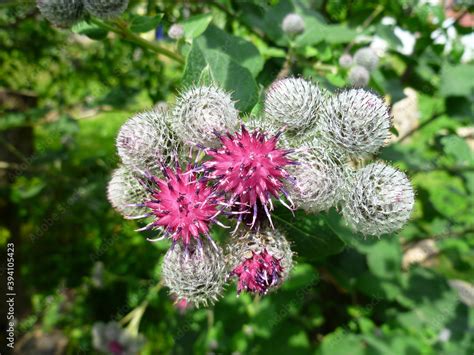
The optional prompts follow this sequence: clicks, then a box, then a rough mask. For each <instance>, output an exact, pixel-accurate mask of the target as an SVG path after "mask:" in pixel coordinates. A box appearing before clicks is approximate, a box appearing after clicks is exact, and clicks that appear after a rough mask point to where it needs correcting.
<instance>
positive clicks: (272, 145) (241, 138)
mask: <svg viewBox="0 0 474 355" xmlns="http://www.w3.org/2000/svg"><path fill="white" fill-rule="evenodd" d="M351 60H352V59H351ZM357 61H359V62H361V63H362V60H361V59H359V58H357ZM263 104H264V106H263V115H262V116H251V117H248V118H247V119H245V120H244V119H242V118H240V113H239V111H238V110H237V109H236V107H235V105H234V101H233V100H232V95H231V94H230V93H228V92H226V91H225V90H223V89H222V88H220V87H219V86H218V85H215V84H213V85H207V86H195V87H190V88H188V89H187V90H185V91H184V92H182V93H181V95H180V96H179V97H178V99H177V101H176V105H175V106H174V107H171V108H170V110H169V112H168V111H166V110H164V109H153V110H150V111H147V112H144V113H141V114H139V115H136V116H134V117H132V118H131V119H130V120H128V121H127V122H125V124H124V125H123V127H122V128H121V130H120V132H119V135H118V138H117V149H118V153H119V156H120V158H121V160H122V166H121V167H120V168H119V169H118V170H117V171H116V172H115V173H114V174H113V176H112V180H111V181H110V184H109V188H108V196H109V200H110V202H111V204H112V205H113V206H114V208H115V209H116V210H117V211H118V212H120V213H121V214H122V215H124V216H125V217H126V218H132V219H135V218H136V219H142V218H143V219H145V222H144V223H143V226H142V227H141V228H139V230H147V231H148V232H147V234H150V233H151V234H156V235H153V236H152V237H150V236H149V237H148V238H147V239H148V240H150V241H158V240H163V239H165V240H169V241H170V249H169V250H168V252H167V253H166V255H165V257H164V260H163V267H162V277H163V281H164V284H165V285H166V286H167V287H168V288H169V289H170V292H171V293H172V295H173V298H174V299H175V300H176V301H177V302H178V303H179V302H186V304H190V305H193V306H200V305H204V306H207V305H210V304H213V303H214V302H215V301H216V300H218V298H219V297H220V295H221V294H222V291H223V289H224V288H225V285H226V284H228V283H229V282H232V281H235V282H236V288H237V294H240V293H242V292H248V293H252V294H259V295H265V294H267V293H268V292H270V291H273V290H275V289H277V288H278V287H280V286H281V285H282V283H284V282H285V280H287V279H288V277H289V276H290V272H291V269H292V265H293V252H292V250H291V248H290V243H289V242H288V241H287V239H286V237H285V235H284V234H283V233H282V232H281V230H280V229H279V226H278V225H277V224H276V223H274V221H273V219H272V214H273V213H274V210H275V209H274V206H275V205H276V204H279V205H282V206H284V207H285V208H288V209H290V210H292V211H293V210H295V209H303V210H305V211H306V212H307V213H319V212H323V211H327V210H328V209H330V208H337V209H339V210H340V211H342V215H343V216H344V218H345V220H346V221H347V223H348V224H349V225H350V226H351V227H352V228H353V229H354V231H356V232H359V233H362V234H364V235H373V236H380V235H382V234H386V233H393V232H396V231H397V230H399V229H400V228H401V227H402V226H403V225H404V224H405V223H406V221H407V220H408V219H409V217H410V213H411V210H412V208H413V203H414V193H413V190H412V187H411V185H410V182H409V180H408V178H407V177H406V176H405V174H404V173H402V172H400V171H398V170H396V169H394V168H392V167H390V166H387V165H385V164H383V163H374V164H369V163H370V162H369V161H368V160H369V159H370V158H371V156H372V155H373V154H375V153H376V152H377V151H378V150H379V149H380V148H381V147H382V146H383V145H384V143H385V141H386V139H387V137H388V135H389V128H390V125H391V120H390V114H389V109H388V107H387V106H386V104H385V103H384V101H383V100H382V98H380V97H378V96H377V95H375V94H373V93H371V92H369V91H366V90H363V89H348V90H344V91H340V92H337V93H329V92H327V91H324V90H322V89H320V88H319V86H318V85H316V84H315V83H313V82H311V81H309V80H305V79H302V78H286V79H281V80H279V81H277V82H274V83H273V84H272V85H271V86H270V87H269V89H268V90H267V92H266V95H265V101H264V103H263ZM367 164H368V165H367ZM364 165H366V166H365V167H364ZM355 166H357V167H361V168H355ZM275 222H277V221H275ZM292 223H295V224H297V223H298V221H297V220H294V221H292ZM214 226H215V227H214ZM212 228H216V229H217V228H224V230H225V231H227V234H226V235H227V238H225V237H224V238H222V237H221V238H220V240H216V239H215V238H213V237H212V235H213V234H212ZM222 239H225V240H222ZM222 242H224V243H225V247H221V246H220V244H221V243H222Z"/></svg>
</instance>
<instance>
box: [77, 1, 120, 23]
mask: <svg viewBox="0 0 474 355" xmlns="http://www.w3.org/2000/svg"><path fill="white" fill-rule="evenodd" d="M83 1H84V6H85V8H86V10H87V12H89V13H90V14H91V15H92V16H95V17H98V18H101V19H113V18H116V17H119V16H120V15H121V14H123V13H124V12H125V10H126V9H127V7H128V0H83Z"/></svg>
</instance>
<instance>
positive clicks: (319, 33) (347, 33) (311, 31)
mask: <svg viewBox="0 0 474 355" xmlns="http://www.w3.org/2000/svg"><path fill="white" fill-rule="evenodd" d="M305 26H306V28H305V31H304V32H303V33H302V34H301V35H300V36H298V38H297V39H296V44H297V45H298V46H308V45H315V44H318V43H320V42H323V41H325V42H327V43H331V44H338V43H348V42H350V41H351V40H353V39H354V38H355V36H356V35H357V32H356V31H355V30H352V29H350V28H348V27H347V26H345V25H326V24H324V23H323V22H321V21H320V20H318V19H317V18H316V17H305Z"/></svg>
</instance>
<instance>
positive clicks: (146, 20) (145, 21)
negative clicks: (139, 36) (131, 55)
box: [130, 14, 163, 33]
mask: <svg viewBox="0 0 474 355" xmlns="http://www.w3.org/2000/svg"><path fill="white" fill-rule="evenodd" d="M162 18H163V14H158V15H156V16H139V15H135V16H133V18H132V22H131V24H130V31H132V32H134V33H144V32H148V31H151V30H154V29H155V28H156V27H157V26H158V25H159V24H160V22H161V19H162Z"/></svg>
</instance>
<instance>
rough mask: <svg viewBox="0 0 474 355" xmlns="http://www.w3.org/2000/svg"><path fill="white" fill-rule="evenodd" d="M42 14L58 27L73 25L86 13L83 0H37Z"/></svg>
mask: <svg viewBox="0 0 474 355" xmlns="http://www.w3.org/2000/svg"><path fill="white" fill-rule="evenodd" d="M37 6H38V9H39V10H40V12H41V14H42V15H43V16H44V17H45V18H46V19H47V20H48V21H50V22H51V23H53V24H54V25H56V26H58V27H71V26H72V25H74V24H75V23H76V22H78V21H80V20H81V18H82V16H83V15H84V5H83V3H82V0H37Z"/></svg>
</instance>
